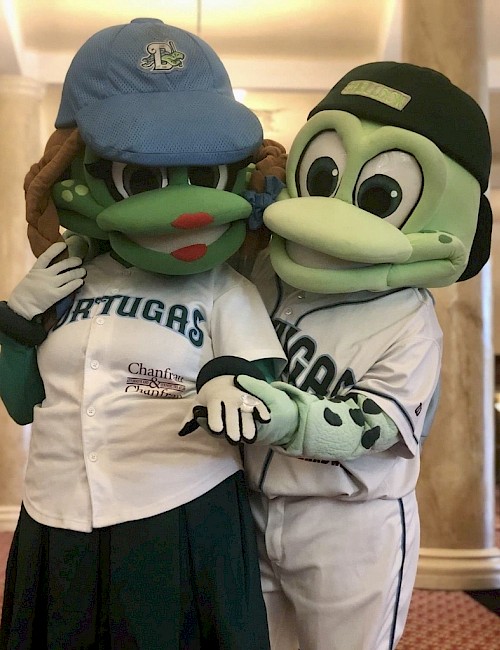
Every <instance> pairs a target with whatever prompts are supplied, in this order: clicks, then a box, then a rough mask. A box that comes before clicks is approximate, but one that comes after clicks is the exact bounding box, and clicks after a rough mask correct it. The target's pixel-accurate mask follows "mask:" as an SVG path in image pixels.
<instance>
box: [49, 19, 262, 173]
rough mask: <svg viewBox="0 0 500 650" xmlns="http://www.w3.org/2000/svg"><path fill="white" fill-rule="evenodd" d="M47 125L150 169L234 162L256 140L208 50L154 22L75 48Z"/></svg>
mask: <svg viewBox="0 0 500 650" xmlns="http://www.w3.org/2000/svg"><path fill="white" fill-rule="evenodd" d="M55 126H56V128H70V127H75V126H76V127H78V130H79V132H80V135H81V137H82V139H83V141H84V142H85V144H86V145H87V146H88V147H90V148H91V149H92V150H93V151H94V152H95V153H96V154H97V155H99V156H101V157H102V158H107V159H109V160H116V161H119V162H125V163H135V164H138V165H151V166H153V165H154V166H159V165H161V166H163V165H164V166H184V165H218V164H228V163H232V162H237V161H239V160H243V159H244V158H246V157H248V156H250V155H251V154H252V153H253V152H254V151H255V150H256V149H257V148H258V147H259V146H260V144H261V143H262V138H263V134H262V126H261V124H260V122H259V120H258V118H257V116H256V115H255V114H254V113H253V112H252V111H251V110H249V109H248V108H247V107H246V106H244V105H243V104H241V103H239V102H237V101H236V100H235V99H234V95H233V90H232V87H231V83H230V81H229V76H228V74H227V72H226V69H225V68H224V66H223V64H222V61H221V60H220V59H219V57H218V56H217V54H216V53H215V52H214V51H213V49H212V48H211V47H210V46H209V45H208V44H207V43H205V42H204V41H203V40H201V39H200V38H199V37H197V36H195V35H194V34H191V33H189V32H186V31H185V30H183V29H179V28H178V27H172V26H171V25H166V24H165V23H163V22H162V21H161V20H159V19H156V18H136V19H134V20H132V21H131V22H130V23H129V24H127V25H117V26H114V27H108V28H106V29H103V30H101V31H99V32H97V33H96V34H94V35H93V36H91V37H90V38H89V39H88V40H87V41H86V42H85V43H84V44H83V45H82V47H81V48H80V49H79V50H78V52H77V53H76V55H75V57H74V59H73V61H72V62H71V65H70V67H69V69H68V72H67V75H66V79H65V81H64V86H63V91H62V99H61V105H60V107H59V112H58V115H57V118H56V122H55Z"/></svg>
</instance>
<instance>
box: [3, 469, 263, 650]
mask: <svg viewBox="0 0 500 650" xmlns="http://www.w3.org/2000/svg"><path fill="white" fill-rule="evenodd" d="M90 648H93V649H110V648H113V649H116V650H129V649H130V650H132V649H134V650H136V649H140V650H157V649H158V650H160V648H161V650H184V649H185V650H201V649H203V650H204V649H207V650H209V649H210V650H216V649H217V648H220V649H223V650H267V649H268V648H269V641H268V632H267V619H266V613H265V607H264V601H263V598H262V592H261V587H260V577H259V568H258V560H257V551H256V544H255V537H254V528H253V521H252V516H251V513H250V509H249V505H248V500H247V494H246V487H245V484H244V481H243V476H242V473H241V472H238V473H237V474H234V475H233V476H231V477H229V478H228V479H226V480H225V481H224V482H223V483H221V484H220V485H218V486H217V487H215V488H214V489H212V490H211V491H210V492H208V493H207V494H204V495H203V496H201V497H199V498H198V499H195V500H194V501H191V502H190V503H187V504H185V505H183V506H181V507H179V508H176V509H174V510H171V511H169V512H166V513H164V514H161V515H157V516H155V517H150V518H147V519H141V520H139V521H131V522H126V523H123V524H118V525H116V526H110V527H107V528H100V529H95V530H94V531H93V532H91V533H79V532H75V531H70V530H62V529H58V528H51V527H48V526H43V525H41V524H38V523H37V522H35V521H34V520H33V519H31V517H30V516H29V515H28V514H27V512H26V511H25V510H24V508H22V510H21V515H20V518H19V522H18V525H17V529H16V532H15V534H14V538H13V541H12V547H11V550H10V554H9V559H8V563H7V573H6V584H5V596H4V605H3V612H2V625H1V628H0V649H1V650H44V649H50V650H77V649H78V650H84V649H90Z"/></svg>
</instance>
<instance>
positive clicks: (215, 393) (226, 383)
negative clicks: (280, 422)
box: [195, 375, 271, 444]
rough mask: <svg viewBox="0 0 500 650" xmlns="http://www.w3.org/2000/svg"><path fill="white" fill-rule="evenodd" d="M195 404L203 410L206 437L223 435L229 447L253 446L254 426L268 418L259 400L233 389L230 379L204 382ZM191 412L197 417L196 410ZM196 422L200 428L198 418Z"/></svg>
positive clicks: (264, 406)
mask: <svg viewBox="0 0 500 650" xmlns="http://www.w3.org/2000/svg"><path fill="white" fill-rule="evenodd" d="M197 404H198V405H200V406H201V407H205V408H206V418H207V428H208V430H209V431H210V433H213V434H214V435H217V436H220V435H222V434H224V435H225V437H226V438H227V440H228V441H229V442H230V443H232V444H237V443H238V442H253V441H254V440H255V439H256V436H257V422H269V419H270V417H271V414H270V413H269V410H268V408H267V406H266V405H265V404H264V403H263V402H262V401H261V400H260V399H257V398H256V397H253V395H249V394H248V393H246V392H244V391H243V390H242V389H241V388H237V387H236V386H235V385H234V375H221V376H219V377H214V378H213V379H210V380H209V381H207V382H206V384H204V385H203V386H202V387H201V388H200V391H199V392H198V397H197ZM195 409H197V412H198V413H199V409H198V407H195ZM196 420H197V422H198V424H200V425H201V426H203V427H204V423H202V422H200V418H199V416H198V417H196ZM204 428H205V427H204Z"/></svg>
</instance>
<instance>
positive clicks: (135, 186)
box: [111, 162, 168, 199]
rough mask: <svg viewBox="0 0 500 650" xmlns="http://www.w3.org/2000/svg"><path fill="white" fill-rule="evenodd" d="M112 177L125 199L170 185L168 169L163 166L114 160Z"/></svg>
mask: <svg viewBox="0 0 500 650" xmlns="http://www.w3.org/2000/svg"><path fill="white" fill-rule="evenodd" d="M111 177H112V179H113V183H114V185H115V187H116V189H117V190H118V193H119V194H120V196H122V197H123V198H124V199H126V198H127V197H129V196H134V195H135V194H140V193H141V192H149V191H150V190H158V189H160V188H162V187H166V186H167V185H168V175H167V170H166V169H165V168H162V167H142V166H140V165H127V164H125V163H120V162H114V163H112V165H111Z"/></svg>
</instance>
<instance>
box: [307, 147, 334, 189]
mask: <svg viewBox="0 0 500 650" xmlns="http://www.w3.org/2000/svg"><path fill="white" fill-rule="evenodd" d="M338 182H339V168H338V167H337V164H336V162H335V161H334V160H333V159H332V158H329V157H328V156H323V157H322V158H317V159H316V160H315V161H314V162H313V164H312V165H311V167H310V168H309V171H308V172H307V192H308V194H309V196H332V194H333V193H334V192H335V190H336V189H337V185H338Z"/></svg>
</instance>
